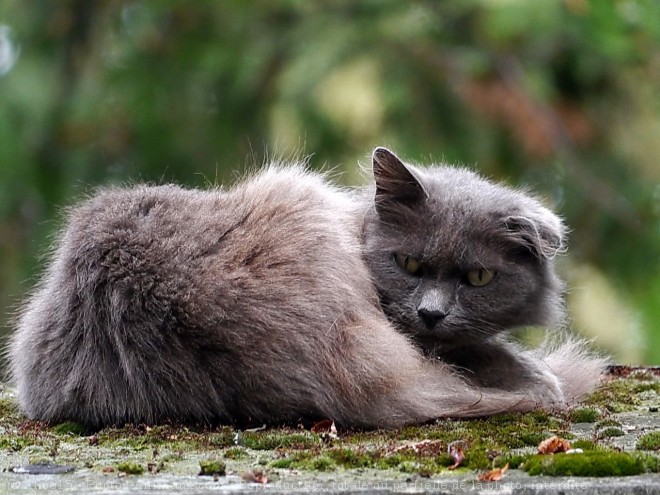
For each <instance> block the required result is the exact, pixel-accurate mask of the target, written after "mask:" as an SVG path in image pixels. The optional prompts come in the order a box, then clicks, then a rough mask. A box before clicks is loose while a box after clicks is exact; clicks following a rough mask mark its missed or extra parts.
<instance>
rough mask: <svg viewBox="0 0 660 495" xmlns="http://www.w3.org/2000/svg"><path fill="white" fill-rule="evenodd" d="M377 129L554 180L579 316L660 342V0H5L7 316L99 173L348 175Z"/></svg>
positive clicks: (424, 155)
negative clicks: (263, 167) (267, 164)
mask: <svg viewBox="0 0 660 495" xmlns="http://www.w3.org/2000/svg"><path fill="white" fill-rule="evenodd" d="M375 145H387V146H389V147H391V148H393V149H395V150H396V151H397V152H398V153H399V154H400V155H401V156H402V157H405V158H407V159H410V160H416V161H421V162H428V161H432V160H435V161H441V160H444V161H448V162H456V163H463V164H468V165H475V166H476V168H478V169H479V170H481V171H482V172H483V173H485V174H487V175H490V176H494V177H496V178H498V179H503V180H506V181H509V182H511V183H515V184H526V185H529V186H530V187H532V188H533V189H535V190H537V191H539V192H540V193H542V194H544V195H545V196H546V197H548V199H549V201H550V202H551V203H553V204H554V206H555V207H556V208H557V209H558V210H559V211H560V212H561V213H562V214H563V215H564V216H565V217H566V219H567V222H568V224H569V225H570V226H571V228H572V235H571V255H570V257H569V258H568V260H567V261H566V262H565V263H564V264H563V270H564V272H565V276H566V277H567V278H568V280H569V282H570V283H571V285H572V287H573V289H572V290H571V296H570V299H571V301H572V304H573V306H574V314H575V315H576V316H575V326H576V327H578V328H579V329H582V330H584V331H585V332H587V333H590V334H592V335H593V334H594V332H595V333H597V334H598V336H597V343H599V344H601V345H602V346H604V347H606V348H608V347H609V350H610V351H611V352H614V353H615V355H616V356H617V358H618V359H620V360H628V361H637V362H646V363H652V362H655V363H659V362H660V328H659V323H658V322H660V185H659V183H660V164H658V159H657V157H658V156H660V2H657V1H655V0H646V1H644V0H639V1H633V0H620V1H614V0H593V1H588V0H544V1H542V2H530V1H526V0H497V1H496V0H463V1H460V0H456V1H452V0H447V1H443V2H439V1H431V0H429V1H424V0H418V1H413V2H400V1H398V0H365V1H360V2H354V1H349V0H332V1H327V2H314V1H304V0H254V1H243V0H225V1H219V0H218V1H214V0H197V1H195V2H184V1H167V0H153V1H140V0H134V1H119V0H59V1H45V2H25V1H23V0H4V1H3V2H2V3H0V197H1V198H2V200H1V201H0V311H1V314H2V315H3V316H2V321H3V322H5V323H4V326H5V327H6V328H8V327H9V324H8V323H7V322H8V321H9V314H10V312H11V308H13V307H14V306H15V305H16V303H17V301H19V300H20V298H21V296H22V295H23V294H24V293H25V292H26V291H27V290H28V289H29V287H30V285H31V284H32V282H33V279H34V276H35V275H36V274H37V273H39V271H40V269H41V268H42V259H41V258H39V257H38V256H37V253H43V252H45V251H47V248H48V245H49V239H50V237H49V234H51V233H52V232H53V231H54V230H56V228H57V227H58V225H59V220H58V218H59V217H58V211H60V210H61V208H62V207H64V206H66V205H69V204H72V203H73V202H75V201H76V200H77V199H80V197H81V196H83V195H84V194H85V193H87V192H89V191H90V190H91V189H92V188H93V186H95V185H97V184H110V183H125V182H137V181H151V182H158V183H159V182H170V181H174V182H178V183H184V184H189V185H196V186H204V185H206V184H208V183H209V182H211V183H215V182H227V181H231V180H233V179H234V178H235V177H236V173H235V172H234V171H236V170H244V169H245V168H246V166H251V165H255V164H259V163H261V162H262V161H263V160H264V159H266V158H267V157H269V156H284V157H291V156H295V155H300V154H302V155H305V154H311V159H310V163H311V165H312V166H314V167H320V166H326V165H327V166H336V167H338V168H339V170H344V171H345V172H346V173H345V175H344V178H345V180H346V181H347V182H356V181H357V180H359V177H360V175H359V172H358V168H357V163H358V161H362V162H366V159H367V156H368V154H369V152H370V150H371V148H372V147H373V146H375ZM5 315H6V317H5ZM609 315H612V316H611V317H610V316H609Z"/></svg>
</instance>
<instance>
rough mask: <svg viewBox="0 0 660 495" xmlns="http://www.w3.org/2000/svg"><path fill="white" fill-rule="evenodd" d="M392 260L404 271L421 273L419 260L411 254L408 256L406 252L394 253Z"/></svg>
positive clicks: (414, 273) (413, 273) (415, 273)
mask: <svg viewBox="0 0 660 495" xmlns="http://www.w3.org/2000/svg"><path fill="white" fill-rule="evenodd" d="M394 261H396V264H397V265H399V267H401V268H403V269H404V270H405V271H407V272H408V273H410V274H411V275H420V274H421V271H422V265H421V264H420V262H419V261H417V260H416V259H415V258H413V257H412V256H408V255H406V254H398V253H396V254H395V255H394Z"/></svg>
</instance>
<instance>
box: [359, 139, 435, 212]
mask: <svg viewBox="0 0 660 495" xmlns="http://www.w3.org/2000/svg"><path fill="white" fill-rule="evenodd" d="M371 162H372V166H373V173H374V180H375V181H376V197H375V203H376V211H377V212H378V213H379V214H381V215H383V214H387V213H396V212H400V211H401V209H402V207H413V206H415V205H416V204H417V203H419V202H421V201H424V200H425V199H426V198H428V194H427V192H426V190H425V189H424V186H423V185H422V184H421V182H420V181H419V180H418V179H417V177H415V175H414V174H413V172H412V171H411V170H410V169H409V168H408V167H407V166H406V165H405V164H404V163H403V162H402V161H401V160H399V158H398V157H397V156H396V155H395V154H394V153H392V152H391V151H390V150H388V149H386V148H376V149H375V150H374V152H373V155H372V160H371Z"/></svg>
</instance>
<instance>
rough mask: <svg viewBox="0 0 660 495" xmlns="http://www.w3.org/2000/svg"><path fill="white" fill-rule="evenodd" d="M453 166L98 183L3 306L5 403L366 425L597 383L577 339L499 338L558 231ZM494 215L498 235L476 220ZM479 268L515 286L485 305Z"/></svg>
mask: <svg viewBox="0 0 660 495" xmlns="http://www.w3.org/2000/svg"><path fill="white" fill-rule="evenodd" d="M413 171H414V172H413ZM413 173H414V174H415V175H413ZM454 173H457V171H455V170H452V169H445V168H442V169H437V170H436V171H435V172H427V171H421V170H417V169H413V168H410V167H406V166H404V165H403V164H402V163H401V162H399V161H398V159H397V158H396V157H395V156H394V155H392V154H391V153H389V152H388V151H386V150H384V149H378V150H376V152H375V153H374V175H375V178H376V190H375V191H373V190H372V191H371V193H367V192H350V191H345V190H341V189H339V188H336V187H333V186H330V185H328V184H327V183H326V182H325V181H324V180H323V178H322V177H320V176H318V175H315V174H311V173H307V172H303V171H302V169H301V168H300V167H296V166H289V167H271V168H269V169H267V170H266V171H265V172H262V173H261V174H258V175H256V176H255V177H253V178H251V179H249V180H247V181H245V182H243V183H241V184H239V185H238V186H236V187H234V188H233V189H231V190H226V191H223V190H209V191H192V190H184V189H182V188H179V187H176V186H159V187H147V186H138V187H134V188H129V189H110V190H107V191H103V192H100V193H98V194H97V195H96V196H95V197H93V198H91V199H90V200H88V201H86V202H85V203H83V204H82V205H80V206H78V207H76V208H74V209H72V210H71V212H70V215H69V219H68V225H67V227H66V228H65V230H64V231H63V233H62V235H61V238H60V240H59V243H58V246H57V248H56V251H55V253H54V256H53V259H52V261H51V263H50V265H49V267H48V269H47V271H46V274H45V275H44V278H43V280H42V282H41V283H40V285H39V286H38V288H37V289H36V291H35V292H34V294H33V295H32V296H31V298H30V299H29V301H28V302H27V304H26V306H25V308H24V309H23V311H22V313H21V315H20V317H19V320H18V328H17V331H16V333H15V335H14V337H13V339H12V342H11V345H10V350H9V356H10V364H11V374H12V378H13V381H14V382H15V384H16V387H17V394H18V399H19V402H20V406H21V408H22V410H23V411H24V412H25V413H26V414H27V415H28V416H29V417H31V418H36V419H42V420H50V421H54V420H64V419H70V420H76V421H80V422H83V423H86V424H90V425H94V426H101V425H105V424H114V423H123V422H145V423H154V422H158V421H163V420H167V419H172V420H178V421H185V422H225V423H235V424H250V423H254V424H261V423H276V422H297V421H300V420H316V419H322V418H331V419H334V420H335V421H336V422H337V423H338V424H340V425H344V426H350V427H378V426H398V425H402V424H405V423H411V422H420V421H425V420H428V419H432V418H434V417H439V416H479V415H487V414H493V413H497V412H502V411H514V410H518V411H522V410H530V409H533V408H535V407H562V406H564V405H565V404H566V403H567V401H570V400H573V399H575V398H576V397H578V396H580V395H582V394H583V393H585V392H587V391H588V390H590V389H591V388H592V387H593V386H594V385H595V383H596V382H597V381H598V375H599V370H600V368H601V366H602V364H603V363H602V361H601V360H599V359H597V358H593V357H591V356H589V355H587V354H586V353H585V352H584V351H583V349H582V346H581V345H580V344H577V343H575V341H572V342H568V343H566V344H564V345H562V346H560V347H559V348H557V349H556V350H555V352H554V353H552V352H551V351H549V350H545V351H544V352H543V355H541V354H539V355H537V354H534V353H532V352H530V351H526V350H523V349H522V348H518V347H517V346H515V345H514V344H511V343H509V342H507V341H506V340H504V339H503V338H502V337H501V335H500V333H501V331H502V330H505V329H508V328H511V327H513V326H519V325H527V324H542V323H548V322H550V320H552V319H553V318H554V317H556V316H557V315H558V313H559V312H560V311H559V308H560V307H561V304H560V297H559V292H560V284H559V282H558V281H557V280H556V278H555V276H554V274H553V272H552V264H551V261H550V260H549V257H550V255H551V254H553V253H554V252H555V251H556V250H557V249H558V248H559V247H560V246H561V237H562V235H563V232H562V227H561V223H560V222H559V220H558V219H557V218H556V217H555V216H554V215H552V214H551V213H550V212H549V211H547V210H545V209H543V208H542V207H541V206H540V205H539V204H538V203H537V202H536V201H535V200H532V199H530V198H528V197H527V196H525V195H522V194H520V193H516V192H512V191H511V190H509V189H506V188H503V187H501V186H494V185H492V184H490V183H487V182H485V181H483V179H480V178H478V177H476V176H475V175H473V174H471V173H469V172H465V171H458V173H459V174H460V173H462V174H464V175H463V176H461V177H458V176H457V177H454V178H452V177H453V176H452V174H454ZM416 176H418V179H419V181H418V180H417V179H416V178H415V177H416ZM442 177H445V179H446V178H448V177H449V178H450V179H449V180H448V181H447V180H445V179H441V178H442ZM436 178H438V180H436ZM443 181H444V182H443ZM464 181H467V182H466V183H465V184H463V183H462V182H464ZM422 183H423V184H424V186H422V185H421V184H422ZM443 184H444V185H443ZM486 186H487V187H489V188H492V190H491V189H489V190H488V191H480V190H479V188H482V187H486ZM443 187H444V189H445V190H444V191H443V190H442V189H443ZM475 188H476V189H475ZM486 192H488V194H486ZM482 193H484V194H482ZM491 193H492V194H494V195H495V196H493V197H490V196H489V194H491ZM373 194H375V198H376V202H375V207H374V198H373ZM471 195H472V196H471ZM479 198H481V199H479ZM498 201H504V202H505V204H501V205H498V204H497V202H498ZM516 202H517V203H516ZM512 203H515V204H512ZM518 203H519V204H518ZM470 205H472V206H470ZM461 210H465V211H462V212H461ZM521 210H525V211H521ZM527 210H529V211H527ZM423 217H424V218H423ZM479 218H481V220H478V219H479ZM514 218H515V219H516V220H515V221H514V220H513V219H514ZM470 219H472V220H470ZM507 219H508V220H507ZM473 220H474V221H476V222H477V223H479V222H481V227H484V230H483V232H477V231H475V230H474V229H477V230H479V226H478V225H475V224H473V223H471V222H472V221H473ZM503 221H504V223H502V222H503ZM507 222H508V224H507ZM495 224H497V225H499V227H500V228H501V232H499V231H498V232H495V231H494V230H492V229H491V230H487V229H485V227H487V226H488V225H490V226H491V227H492V226H493V225H495ZM546 224H547V225H546ZM530 225H531V227H530ZM437 229H441V230H442V231H443V232H444V233H443V234H442V235H436V233H435V231H437ZM471 229H472V230H471ZM544 229H550V230H551V231H552V233H551V234H552V235H550V234H548V233H546V232H545V231H544ZM473 234H475V235H476V237H475V236H474V235H473ZM482 234H483V235H482ZM535 236H536V237H535ZM553 236H554V237H553ZM424 238H426V239H427V241H428V240H432V242H426V243H424V241H423V239H424ZM541 239H543V242H542V241H541ZM505 247H506V249H505ZM508 248H511V249H510V250H509V249H508ZM471 249H474V252H468V251H470V250H471ZM539 249H540V250H539ZM544 250H545V251H544ZM505 253H506V254H505ZM415 256H417V257H419V258H420V259H419V261H417V260H416V259H415V258H414V257H415ZM406 259H407V261H406ZM411 260H412V261H414V262H415V263H417V262H418V264H419V265H420V269H419V270H418V271H416V272H415V273H414V274H413V273H411V272H412V270H410V268H411V267H410V263H411V262H412V261H411ZM468 260H470V261H469V263H467V261H468ZM479 260H481V261H479ZM404 262H405V263H404ZM485 262H488V263H490V264H489V265H488V266H485V265H483V263H485ZM461 263H463V265H461ZM466 263H467V264H466ZM475 263H481V265H479V264H477V265H475ZM481 268H488V269H489V270H490V271H492V272H493V274H495V271H497V273H496V278H495V277H494V281H495V280H498V281H501V280H504V282H505V284H514V285H517V286H521V285H524V284H525V283H528V284H529V285H530V287H531V289H530V290H528V291H527V293H526V295H524V294H522V295H521V296H520V297H519V298H518V299H516V298H515V297H512V296H511V294H508V295H506V296H505V299H507V301H508V302H507V304H508V305H507V304H503V305H501V307H500V306H498V307H495V308H494V309H493V311H490V310H488V311H485V312H484V310H485V308H486V307H487V306H492V304H491V302H490V299H489V298H492V297H493V294H496V293H497V291H496V288H497V286H496V285H495V282H494V281H493V282H492V284H493V285H492V287H489V285H491V284H488V283H487V284H485V285H484V286H481V283H482V281H483V280H482V279H483V276H484V272H483V271H479V270H480V269H481ZM422 270H424V272H422ZM475 270H476V272H475ZM467 273H470V280H472V281H476V279H475V278H474V277H477V278H479V277H481V279H480V280H479V281H477V282H478V284H479V287H477V286H472V285H470V286H469V287H468V285H469V284H468V283H466V280H465V277H466V274H467ZM489 273H490V272H489ZM508 274H511V276H512V277H515V276H518V279H517V280H513V281H510V280H509V281H507V280H508V279H507V277H508V276H509V275H508ZM516 274H517V275H516ZM486 276H488V274H486ZM448 281H449V282H448ZM503 287H505V288H506V287H508V286H506V285H505V286H503ZM466 290H470V291H472V292H471V294H472V295H471V296H469V297H468V296H466V295H465V291H466ZM487 290H491V291H494V292H490V293H489V294H490V295H488V296H487V295H486V294H487V293H486V292H485V291H487ZM509 290H510V292H511V291H512V292H513V293H516V291H515V290H513V286H511V287H510V289H509ZM479 291H481V295H479ZM397 294H400V295H401V297H399V298H398V302H394V301H392V297H393V296H395V295H397ZM475 294H476V295H475ZM484 298H487V299H488V301H487V300H485V299H484ZM495 306H497V305H495ZM479 308H481V309H479ZM383 309H384V310H385V313H384V312H383ZM461 311H462V312H463V314H462V316H461ZM475 311H478V312H481V313H484V314H481V316H480V315H473V317H472V319H470V317H469V316H470V315H469V314H470V313H471V312H472V313H473V312H475ZM489 311H490V312H489ZM411 312H412V314H411ZM415 315H416V317H417V320H415ZM388 318H389V319H388ZM475 318H476V319H475ZM452 322H453V323H452ZM479 322H481V323H479ZM461 329H462V330H461ZM576 370H582V372H583V377H582V378H579V377H577V376H576Z"/></svg>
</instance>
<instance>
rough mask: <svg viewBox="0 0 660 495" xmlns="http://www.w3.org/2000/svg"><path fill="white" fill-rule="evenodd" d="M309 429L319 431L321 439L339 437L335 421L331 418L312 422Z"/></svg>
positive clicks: (314, 431)
mask: <svg viewBox="0 0 660 495" xmlns="http://www.w3.org/2000/svg"><path fill="white" fill-rule="evenodd" d="M311 431H312V433H319V434H320V435H321V438H322V439H323V440H336V439H337V438H339V436H338V435H337V427H336V426H335V422H334V421H333V420H331V419H323V420H321V421H319V422H318V423H314V425H313V426H312V427H311Z"/></svg>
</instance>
